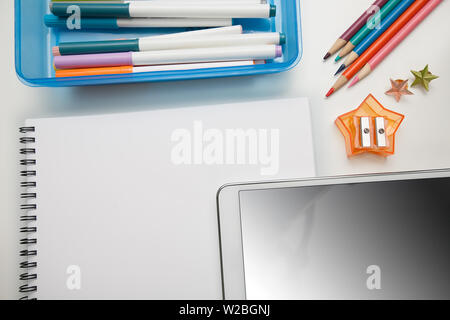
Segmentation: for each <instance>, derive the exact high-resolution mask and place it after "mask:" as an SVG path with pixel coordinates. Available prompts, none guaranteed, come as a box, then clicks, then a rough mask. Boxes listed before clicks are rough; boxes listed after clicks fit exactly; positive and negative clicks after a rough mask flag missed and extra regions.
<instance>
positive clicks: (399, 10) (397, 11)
mask: <svg viewBox="0 0 450 320" xmlns="http://www.w3.org/2000/svg"><path fill="white" fill-rule="evenodd" d="M414 1H415V0H403V1H402V2H401V3H400V4H398V5H397V6H396V7H395V8H394V10H392V11H391V13H389V14H388V15H387V16H386V18H385V19H383V20H382V21H381V23H380V24H379V26H378V27H376V28H375V29H373V30H372V32H371V33H369V35H368V36H367V37H365V38H364V39H363V40H362V41H361V43H360V44H358V45H357V46H356V48H355V49H354V50H353V51H352V52H351V53H350V54H349V55H348V57H347V59H346V60H345V62H344V64H343V65H341V66H340V68H339V70H338V71H337V72H336V74H335V75H337V74H338V73H340V72H341V71H343V70H344V69H345V68H347V67H348V66H349V65H351V64H352V63H353V62H354V61H355V60H356V59H358V58H359V56H360V55H362V54H363V53H364V51H366V50H367V48H369V47H370V46H371V45H372V43H374V42H375V41H376V40H377V39H378V38H379V37H380V36H381V35H382V34H383V33H384V32H385V31H386V30H387V29H388V28H389V27H390V26H391V25H392V24H393V23H394V22H395V21H396V20H397V19H398V17H400V16H401V15H402V14H403V13H404V12H405V11H406V10H407V9H408V8H409V7H410V6H411V5H412V4H413V2H414Z"/></svg>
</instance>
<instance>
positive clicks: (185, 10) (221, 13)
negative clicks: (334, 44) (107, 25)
mask: <svg viewBox="0 0 450 320" xmlns="http://www.w3.org/2000/svg"><path fill="white" fill-rule="evenodd" d="M49 6H50V11H51V12H52V13H53V14H54V15H55V16H58V17H69V16H73V17H75V18H76V15H80V18H86V17H87V18H91V17H94V18H270V17H274V16H275V15H276V6H274V5H271V4H267V3H248V4H245V3H244V4H232V3H229V4H227V3H225V4H208V3H205V4H189V3H186V4H185V3H177V5H167V3H160V2H147V1H145V2H144V1H142V2H139V1H134V2H129V3H79V2H63V3H59V2H50V4H49Z"/></svg>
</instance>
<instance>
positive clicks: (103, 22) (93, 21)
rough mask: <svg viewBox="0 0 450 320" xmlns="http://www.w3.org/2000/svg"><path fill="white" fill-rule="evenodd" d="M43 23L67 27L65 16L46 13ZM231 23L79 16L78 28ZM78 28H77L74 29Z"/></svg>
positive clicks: (229, 21) (225, 23) (228, 23)
mask: <svg viewBox="0 0 450 320" xmlns="http://www.w3.org/2000/svg"><path fill="white" fill-rule="evenodd" d="M44 23H45V25H46V26H47V27H49V28H60V29H69V28H71V25H70V23H69V24H68V21H67V18H65V17H56V16H54V15H52V14H47V15H45V17H44ZM232 24H233V20H232V19H228V18H225V19H223V18H210V19H202V18H81V19H80V26H79V30H89V29H120V28H197V27H204V28H209V27H225V26H231V25H232ZM74 30H78V29H74Z"/></svg>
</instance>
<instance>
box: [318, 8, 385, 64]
mask: <svg viewBox="0 0 450 320" xmlns="http://www.w3.org/2000/svg"><path fill="white" fill-rule="evenodd" d="M386 2H388V0H376V1H375V2H374V3H373V4H372V5H371V6H370V7H369V8H368V9H367V10H366V11H364V13H363V14H362V15H361V16H360V17H359V18H358V19H357V20H356V21H355V22H354V23H353V24H352V25H351V26H350V27H349V28H348V29H347V30H345V32H344V33H343V34H342V35H341V36H340V37H339V38H338V39H337V40H336V42H335V43H334V44H333V46H332V47H331V48H330V50H328V52H327V53H326V54H325V56H324V57H323V59H324V60H326V59H328V58H329V57H330V56H331V55H333V54H335V53H336V52H338V51H339V49H341V48H342V47H343V46H345V44H346V43H347V42H348V41H349V40H350V38H351V37H353V36H354V35H355V34H356V33H357V32H358V31H359V30H360V29H361V28H362V27H363V26H364V25H365V24H366V22H367V20H368V19H369V18H370V17H371V16H372V15H373V14H374V13H375V12H374V10H373V8H375V7H378V8H381V7H382V6H384V5H385V4H386Z"/></svg>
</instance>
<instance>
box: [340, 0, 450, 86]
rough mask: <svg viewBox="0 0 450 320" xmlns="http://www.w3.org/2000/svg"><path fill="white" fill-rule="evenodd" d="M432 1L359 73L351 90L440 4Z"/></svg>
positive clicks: (438, 1) (440, 0)
mask: <svg viewBox="0 0 450 320" xmlns="http://www.w3.org/2000/svg"><path fill="white" fill-rule="evenodd" d="M441 2H442V0H430V1H429V2H428V3H427V4H426V5H425V6H424V7H423V8H422V9H421V10H420V11H419V12H418V13H417V14H416V15H415V16H414V17H413V18H412V19H411V20H410V21H409V22H408V23H407V24H406V25H405V26H404V27H403V28H402V29H401V30H400V31H399V32H398V33H397V34H396V35H395V36H394V37H393V38H392V39H391V40H390V41H389V42H388V43H387V44H386V45H385V46H384V47H383V48H382V49H381V50H380V51H378V53H377V54H376V55H375V56H374V57H373V58H372V59H370V61H369V62H368V63H367V64H366V65H365V66H364V67H363V68H362V69H361V71H359V73H358V74H357V75H356V76H355V78H354V79H353V81H352V82H351V83H350V85H349V88H350V87H352V86H354V85H355V84H356V83H357V82H358V81H360V80H362V79H364V78H365V77H367V76H368V75H369V74H370V73H371V72H372V71H373V70H374V69H375V68H376V67H377V66H378V65H379V64H380V63H381V62H382V61H383V60H384V59H385V58H386V57H387V56H388V55H389V54H390V53H391V52H392V51H393V50H394V49H395V48H396V47H397V46H398V45H399V44H400V43H401V42H402V41H403V40H404V39H405V38H406V37H407V36H408V35H409V34H410V33H411V32H412V31H413V30H414V29H415V28H416V27H417V26H418V25H419V24H420V23H421V22H422V21H423V20H424V19H425V18H426V17H427V16H428V15H429V14H430V13H431V12H432V11H433V10H434V9H435V8H436V7H437V6H438V5H439V4H440V3H441Z"/></svg>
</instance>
